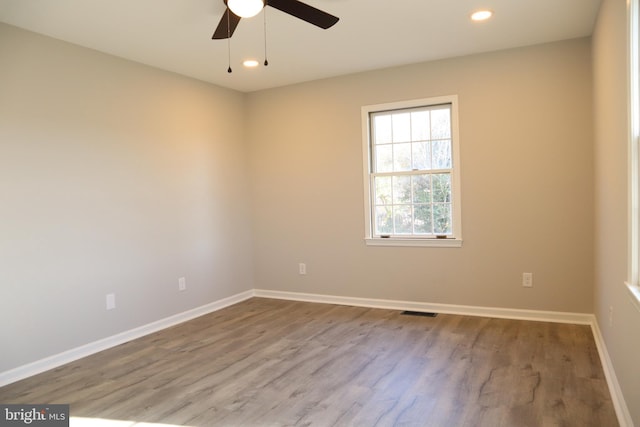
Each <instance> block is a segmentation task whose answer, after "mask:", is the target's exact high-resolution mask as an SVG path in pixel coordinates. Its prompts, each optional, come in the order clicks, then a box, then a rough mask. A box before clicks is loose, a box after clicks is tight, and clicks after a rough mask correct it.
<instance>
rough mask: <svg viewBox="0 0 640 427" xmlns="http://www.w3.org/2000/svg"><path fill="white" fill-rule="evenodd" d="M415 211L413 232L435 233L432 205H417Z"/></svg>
mask: <svg viewBox="0 0 640 427" xmlns="http://www.w3.org/2000/svg"><path fill="white" fill-rule="evenodd" d="M413 212H414V219H413V232H414V233H416V234H433V224H432V222H431V205H415V206H414V208H413Z"/></svg>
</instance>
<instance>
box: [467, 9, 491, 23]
mask: <svg viewBox="0 0 640 427" xmlns="http://www.w3.org/2000/svg"><path fill="white" fill-rule="evenodd" d="M492 16H493V12H492V11H490V10H478V11H476V12H473V13H472V14H471V20H472V21H486V20H487V19H489V18H491V17H492Z"/></svg>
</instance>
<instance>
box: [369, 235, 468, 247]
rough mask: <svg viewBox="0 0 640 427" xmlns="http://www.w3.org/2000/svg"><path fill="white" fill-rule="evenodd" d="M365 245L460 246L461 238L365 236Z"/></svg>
mask: <svg viewBox="0 0 640 427" xmlns="http://www.w3.org/2000/svg"><path fill="white" fill-rule="evenodd" d="M364 241H365V243H366V244H367V246H409V247H410V246H414V247H423V248H461V247H462V239H402V238H397V237H391V238H388V239H386V238H385V239H383V238H379V237H377V238H365V239H364Z"/></svg>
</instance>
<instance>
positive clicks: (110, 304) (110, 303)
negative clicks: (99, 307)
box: [107, 294, 116, 310]
mask: <svg viewBox="0 0 640 427" xmlns="http://www.w3.org/2000/svg"><path fill="white" fill-rule="evenodd" d="M114 308H116V294H107V310H113V309H114Z"/></svg>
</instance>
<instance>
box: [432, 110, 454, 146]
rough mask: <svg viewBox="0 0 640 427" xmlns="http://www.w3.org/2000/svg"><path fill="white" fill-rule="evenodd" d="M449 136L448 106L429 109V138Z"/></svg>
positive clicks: (449, 115)
mask: <svg viewBox="0 0 640 427" xmlns="http://www.w3.org/2000/svg"><path fill="white" fill-rule="evenodd" d="M446 138H451V113H450V110H449V109H448V108H443V109H438V110H431V139H446Z"/></svg>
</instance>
